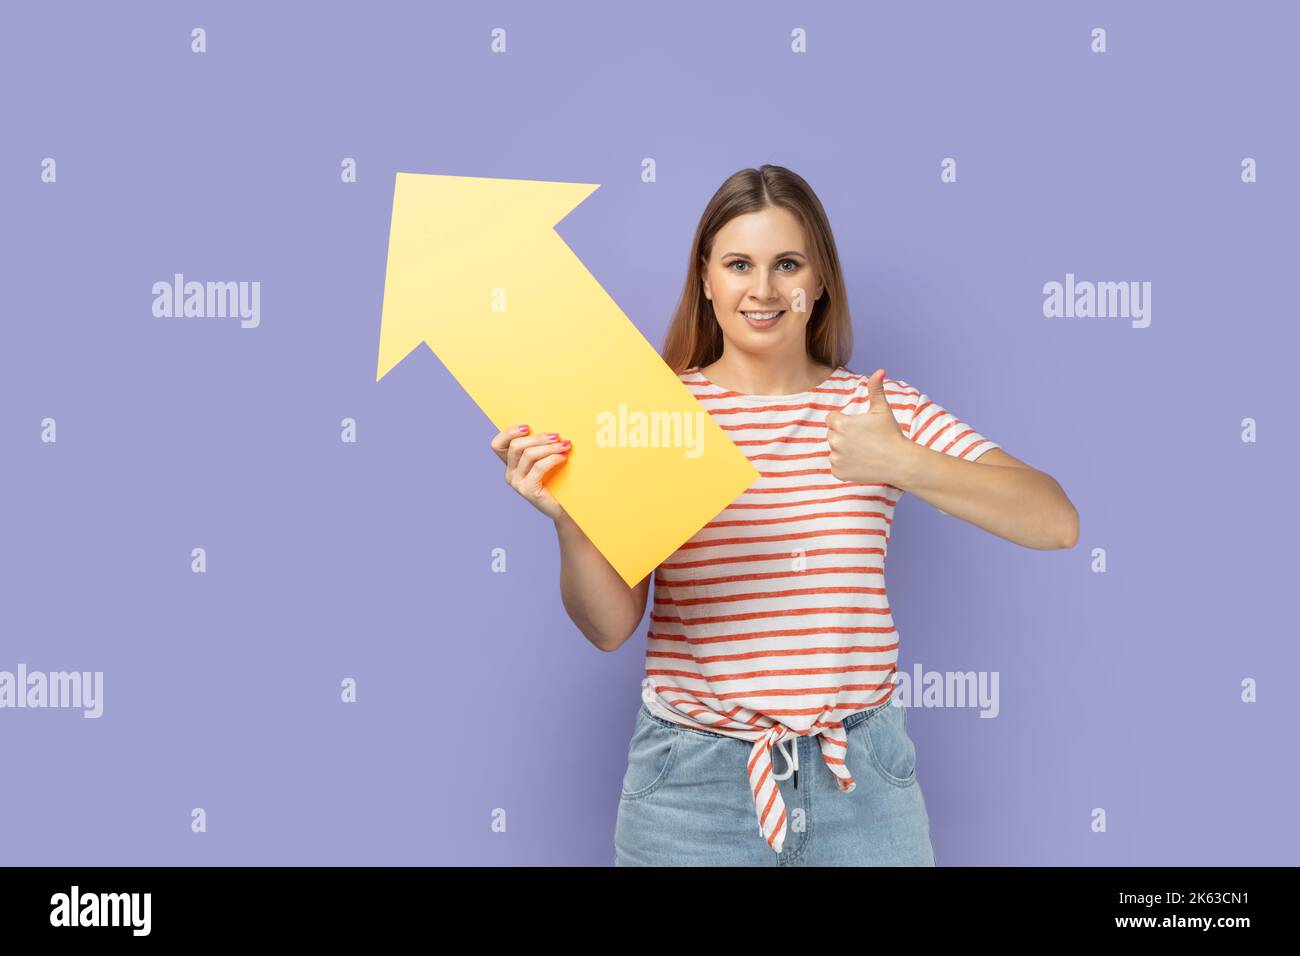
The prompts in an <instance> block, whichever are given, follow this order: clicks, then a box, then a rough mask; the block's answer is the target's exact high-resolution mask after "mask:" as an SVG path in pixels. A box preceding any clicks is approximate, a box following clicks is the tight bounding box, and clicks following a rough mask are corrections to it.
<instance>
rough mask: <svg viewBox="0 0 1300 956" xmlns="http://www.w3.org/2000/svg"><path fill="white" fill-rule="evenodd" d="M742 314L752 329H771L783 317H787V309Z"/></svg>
mask: <svg viewBox="0 0 1300 956" xmlns="http://www.w3.org/2000/svg"><path fill="white" fill-rule="evenodd" d="M740 314H741V315H743V316H744V317H745V321H746V322H747V323H749V326H750V328H754V329H770V328H771V327H772V326H774V325H776V323H777V322H779V321H780V320H781V316H783V315H785V309H779V310H777V311H775V312H742V313H740Z"/></svg>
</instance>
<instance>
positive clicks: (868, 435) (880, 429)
mask: <svg viewBox="0 0 1300 956" xmlns="http://www.w3.org/2000/svg"><path fill="white" fill-rule="evenodd" d="M867 390H868V394H869V395H870V398H871V401H870V404H869V405H868V406H867V410H866V411H865V412H858V413H854V414H846V413H844V412H836V411H832V412H828V413H827V415H826V442H827V444H829V445H830V449H831V450H830V462H831V474H833V475H834V476H835V477H836V478H838V479H839V480H840V481H854V482H861V483H862V484H868V485H874V484H886V485H892V484H895V483H896V481H897V479H898V478H899V476H900V475H902V474H905V473H906V471H905V467H904V462H905V461H906V460H907V456H908V455H910V454H911V453H912V452H913V451H914V450H915V449H916V447H917V446H916V445H914V444H913V443H912V442H911V441H910V440H909V439H908V437H907V436H906V435H904V434H903V431H902V429H901V428H899V427H898V422H897V420H895V418H894V413H893V411H892V410H891V409H890V407H889V402H888V400H887V399H886V398H885V370H884V369H883V368H882V369H877V370H876V372H875V373H874V374H873V375H872V376H871V378H869V379H867Z"/></svg>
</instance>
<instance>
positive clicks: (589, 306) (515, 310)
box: [375, 173, 759, 587]
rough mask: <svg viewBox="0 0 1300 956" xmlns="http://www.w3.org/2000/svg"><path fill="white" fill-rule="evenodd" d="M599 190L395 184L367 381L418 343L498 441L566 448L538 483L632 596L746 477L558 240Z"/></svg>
mask: <svg viewBox="0 0 1300 956" xmlns="http://www.w3.org/2000/svg"><path fill="white" fill-rule="evenodd" d="M598 188H599V186H598V185H595V184H591V183H552V182H537V181H532V180H523V179H484V178H479V177H473V176H437V175H431V174H426V173H398V174H397V183H396V186H395V188H394V190H393V220H392V227H391V230H390V233H389V238H388V271H387V274H386V275H385V277H384V305H383V315H382V318H381V324H380V333H379V369H378V372H377V374H376V376H375V381H379V380H380V379H382V378H383V377H384V376H385V375H386V374H388V372H389V371H391V370H392V368H393V366H395V365H396V364H397V363H398V362H400V361H401V360H402V359H403V358H405V357H406V356H407V355H408V354H410V352H411V351H412V350H413V349H415V348H416V347H418V346H419V344H420V343H421V342H425V343H427V344H428V346H429V348H431V349H432V350H433V352H434V354H436V355H437V356H438V358H439V359H441V360H442V363H443V364H444V365H446V367H447V369H448V370H449V371H450V372H451V374H452V375H453V376H454V377H455V378H456V381H458V382H459V383H460V384H461V386H462V387H463V388H464V389H465V391H466V392H467V393H469V396H470V398H472V399H473V400H474V402H475V403H476V404H477V405H478V406H479V408H481V409H483V412H484V413H485V414H486V415H487V417H488V418H489V419H491V421H492V424H493V425H495V426H496V428H497V430H501V429H504V428H509V427H513V426H515V425H518V424H520V423H523V422H528V423H529V424H530V425H531V426H532V434H534V435H536V434H542V433H545V432H559V433H560V435H561V436H563V437H565V438H569V439H570V440H572V442H573V446H572V451H571V452H570V454H569V460H568V461H567V462H566V463H565V464H563V465H562V466H560V467H559V468H558V469H556V470H555V471H553V472H551V474H550V475H549V476H548V477H547V479H546V487H547V489H548V490H549V491H550V492H551V494H553V495H554V496H555V498H556V500H557V501H559V503H560V504H561V505H562V506H563V507H564V510H565V511H567V512H568V513H569V515H570V516H572V518H573V520H574V521H575V522H577V524H578V527H580V528H581V529H582V530H583V532H584V533H585V534H586V535H587V537H588V538H590V539H591V542H592V543H593V544H594V545H595V546H596V547H597V548H598V549H599V550H600V553H601V554H603V555H604V556H605V559H606V560H607V561H609V563H610V564H611V565H613V567H614V568H615V569H616V570H617V571H618V573H619V574H620V575H621V576H622V578H623V580H624V581H626V582H627V584H628V586H629V587H631V586H635V585H636V584H637V583H638V582H639V581H640V580H641V579H642V578H644V577H645V576H646V575H647V574H649V573H651V572H652V571H653V570H654V569H655V568H656V567H657V566H658V565H659V564H660V563H662V561H663V560H664V559H665V558H666V557H668V556H669V555H671V554H672V553H673V552H674V551H676V550H677V549H678V548H680V547H681V545H682V544H683V543H684V542H685V541H687V540H689V539H690V538H691V537H692V536H693V535H694V534H695V533H696V532H697V531H699V529H700V528H702V527H703V526H704V525H705V524H707V523H708V522H709V521H710V520H711V519H712V518H714V517H715V516H716V515H717V514H718V513H719V512H721V511H722V510H723V509H724V508H726V506H727V505H729V504H730V503H731V502H732V501H734V500H735V499H736V497H737V496H738V495H739V494H740V493H741V492H743V491H744V490H745V489H746V488H748V487H749V486H750V485H752V484H753V483H754V481H755V480H756V479H757V478H758V477H759V474H758V471H757V470H756V469H755V468H754V466H753V465H752V464H750V462H749V460H748V459H747V458H745V456H744V454H743V453H742V452H741V451H740V449H739V448H737V447H736V445H735V444H734V443H733V442H732V441H731V439H730V438H728V437H727V435H726V433H725V432H723V431H722V429H721V428H719V427H718V424H717V423H716V422H715V421H714V420H713V417H712V416H711V415H709V413H708V412H707V411H705V410H704V408H703V406H701V404H700V403H699V402H698V401H696V399H695V396H694V395H692V394H691V392H690V390H689V389H688V388H687V387H686V386H685V385H683V384H682V383H681V381H680V380H679V379H678V378H677V376H676V374H674V373H673V371H672V369H670V368H669V367H668V366H667V365H666V364H665V363H664V361H663V359H662V358H661V357H660V356H659V354H658V353H657V352H656V351H655V350H654V347H653V346H651V345H650V343H649V342H647V341H646V340H645V337H644V336H642V335H641V333H640V332H639V331H638V330H637V328H636V326H635V325H633V324H632V322H631V321H630V320H629V319H628V317H627V316H626V315H624V314H623V311H622V310H621V309H620V308H619V307H618V304H617V303H616V302H615V301H614V300H613V299H611V298H610V297H609V295H607V294H606V292H605V290H604V289H602V288H601V287H600V284H599V283H598V282H597V281H596V279H595V277H594V276H592V274H591V273H590V272H588V271H587V269H586V267H585V266H583V264H582V261H581V260H580V259H578V257H577V256H576V255H574V253H573V251H572V250H571V249H570V248H569V247H568V246H567V245H565V243H564V241H563V240H562V239H561V238H560V236H559V234H558V233H556V231H555V224H556V223H558V222H559V221H560V220H561V219H563V218H564V217H565V216H567V215H568V214H569V212H570V211H571V210H572V209H574V207H576V206H577V205H578V204H579V203H581V202H582V201H583V200H584V199H586V198H587V197H588V196H589V195H591V193H592V192H594V191H595V190H596V189H598ZM487 437H490V436H487ZM487 437H485V439H484V443H485V445H486V441H487ZM485 451H486V448H485Z"/></svg>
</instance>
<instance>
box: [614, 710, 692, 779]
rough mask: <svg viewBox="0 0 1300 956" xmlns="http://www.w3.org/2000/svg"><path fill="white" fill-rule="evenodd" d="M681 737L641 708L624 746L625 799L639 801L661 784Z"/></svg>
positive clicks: (666, 775) (670, 765) (670, 769)
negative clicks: (625, 764)
mask: <svg viewBox="0 0 1300 956" xmlns="http://www.w3.org/2000/svg"><path fill="white" fill-rule="evenodd" d="M681 737H682V735H681V733H680V732H678V731H675V730H672V729H671V728H668V727H665V726H664V725H663V724H661V723H659V722H658V721H657V720H654V719H652V718H651V717H650V716H649V715H648V714H646V712H645V710H644V708H643V709H642V710H640V711H638V712H637V719H636V729H635V730H634V731H633V732H632V740H631V742H630V743H629V744H628V747H627V772H626V773H625V774H624V775H623V797H622V798H623V799H624V800H640V799H642V798H643V797H648V796H650V794H652V793H654V792H655V791H656V790H658V789H659V788H660V787H662V786H663V785H664V782H665V781H666V780H667V779H668V774H669V773H670V772H671V771H672V768H673V757H674V756H675V755H676V753H677V742H678V741H679V740H680V739H681Z"/></svg>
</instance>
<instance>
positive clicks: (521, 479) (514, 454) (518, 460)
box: [492, 425, 569, 521]
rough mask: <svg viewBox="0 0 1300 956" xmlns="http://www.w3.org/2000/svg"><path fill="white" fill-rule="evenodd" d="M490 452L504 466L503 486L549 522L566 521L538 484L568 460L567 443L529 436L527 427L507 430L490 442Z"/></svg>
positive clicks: (547, 493) (543, 488) (558, 507)
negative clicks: (494, 453)
mask: <svg viewBox="0 0 1300 956" xmlns="http://www.w3.org/2000/svg"><path fill="white" fill-rule="evenodd" d="M492 450H493V451H494V452H496V456H497V457H498V458H500V459H501V460H502V461H503V462H505V465H506V484H508V485H509V486H510V487H511V488H513V489H515V491H517V492H519V494H521V495H522V496H523V497H524V500H525V501H527V502H528V503H529V504H531V505H532V506H533V507H535V508H536V509H537V510H538V511H540V512H542V514H544V515H546V516H547V517H548V518H550V519H551V520H553V521H561V520H563V519H564V518H567V517H568V512H566V511H565V510H564V508H563V506H561V504H560V503H559V502H558V501H556V500H555V496H554V495H552V494H551V493H550V492H549V491H547V490H546V486H545V485H543V484H542V480H543V479H544V478H545V477H546V475H547V474H548V473H549V472H550V471H551V469H553V468H556V467H558V466H560V465H562V464H564V463H565V461H567V460H568V457H569V443H568V442H567V441H563V440H562V439H561V438H560V437H559V436H556V437H554V438H552V437H551V436H550V435H530V434H529V433H528V426H527V425H521V426H519V427H517V428H507V429H506V430H505V431H501V432H497V434H496V436H495V437H494V438H493V439H492Z"/></svg>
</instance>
